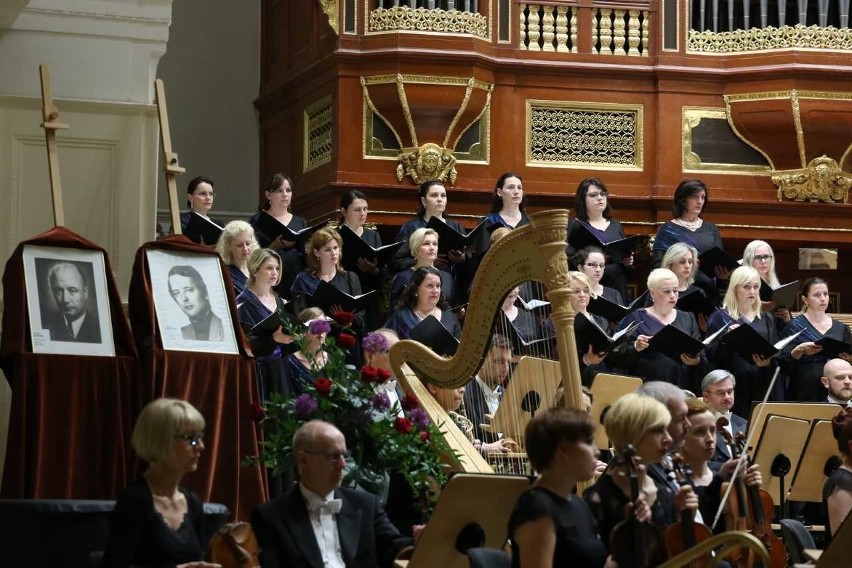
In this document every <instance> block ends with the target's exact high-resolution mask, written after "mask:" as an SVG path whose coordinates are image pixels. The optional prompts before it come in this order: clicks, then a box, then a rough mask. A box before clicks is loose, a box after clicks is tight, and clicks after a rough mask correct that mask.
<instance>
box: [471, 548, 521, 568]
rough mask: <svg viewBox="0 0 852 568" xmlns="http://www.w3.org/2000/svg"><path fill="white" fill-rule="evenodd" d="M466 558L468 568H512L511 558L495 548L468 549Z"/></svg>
mask: <svg viewBox="0 0 852 568" xmlns="http://www.w3.org/2000/svg"><path fill="white" fill-rule="evenodd" d="M467 557H468V558H469V559H470V568H512V558H511V557H510V556H509V555H508V554H506V553H505V552H504V551H502V550H497V549H496V548H484V547H476V548H469V549H468V550H467Z"/></svg>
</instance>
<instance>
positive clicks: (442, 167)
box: [396, 142, 457, 184]
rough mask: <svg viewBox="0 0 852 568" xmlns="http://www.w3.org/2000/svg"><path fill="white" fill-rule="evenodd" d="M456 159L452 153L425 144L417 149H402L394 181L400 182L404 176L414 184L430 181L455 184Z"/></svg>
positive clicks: (445, 149) (448, 150) (430, 144)
mask: <svg viewBox="0 0 852 568" xmlns="http://www.w3.org/2000/svg"><path fill="white" fill-rule="evenodd" d="M455 165H456V159H455V157H454V156H453V151H452V150H450V149H448V148H442V147H441V146H438V145H437V144H434V143H432V142H427V143H426V144H423V145H422V146H420V147H419V148H417V147H414V148H403V149H402V153H401V154H400V155H399V165H397V167H396V179H398V180H399V181H402V180H403V179H404V178H405V176H406V175H408V176H410V177H411V179H412V180H413V181H414V183H416V184H421V183H423V182H424V181H428V180H430V179H437V180H441V181H446V179H447V178H448V177H449V179H450V183H455V182H456V175H457V174H456V167H455Z"/></svg>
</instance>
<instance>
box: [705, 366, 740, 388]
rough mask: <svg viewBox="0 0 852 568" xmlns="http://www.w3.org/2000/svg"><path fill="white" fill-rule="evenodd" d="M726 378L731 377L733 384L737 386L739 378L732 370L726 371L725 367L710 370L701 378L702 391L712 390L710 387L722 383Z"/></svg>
mask: <svg viewBox="0 0 852 568" xmlns="http://www.w3.org/2000/svg"><path fill="white" fill-rule="evenodd" d="M725 379H731V386H734V387H735V386H737V378H736V377H735V376H734V375H733V374H732V373H731V372H730V371H726V370H725V369H716V370H715V371H710V372H709V373H707V374H706V375H704V378H703V379H701V392H704V391H707V390H710V387H712V386H713V385H715V384H718V383H721V382H722V381H724V380H725Z"/></svg>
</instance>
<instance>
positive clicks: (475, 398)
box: [464, 378, 499, 444]
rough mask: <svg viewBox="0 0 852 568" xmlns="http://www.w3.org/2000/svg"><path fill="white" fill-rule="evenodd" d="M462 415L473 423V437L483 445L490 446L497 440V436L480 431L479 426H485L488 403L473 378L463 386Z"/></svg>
mask: <svg viewBox="0 0 852 568" xmlns="http://www.w3.org/2000/svg"><path fill="white" fill-rule="evenodd" d="M464 414H465V416H467V419H468V420H470V421H471V422H473V435H474V436H475V437H476V438H477V439H478V440H481V441H482V442H483V443H486V444H490V443H492V442H496V441H497V440H498V439H499V436H497V434H494V433H491V432H486V431H484V430H482V429H481V428H480V427H479V425H480V424H487V423H488V421H487V420H486V419H485V415H486V414H488V402H486V400H485V394H483V392H482V387H481V386H480V385H479V383H478V382H477V380H476V379H475V378H473V379H471V380H470V382H469V383H467V384H466V385H465V386H464Z"/></svg>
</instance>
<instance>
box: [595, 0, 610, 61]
mask: <svg viewBox="0 0 852 568" xmlns="http://www.w3.org/2000/svg"><path fill="white" fill-rule="evenodd" d="M599 11H600V14H601V23H600V28H599V32H598V33H600V41H601V51H600V53H601V55H611V54H612V49H611V48H610V45H611V44H612V20H610V16H611V15H612V10H610V9H608V8H601V9H600V10H599Z"/></svg>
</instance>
